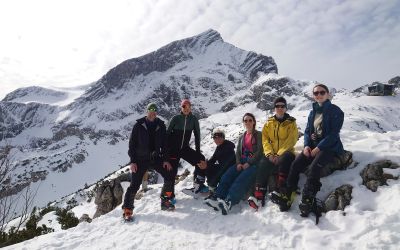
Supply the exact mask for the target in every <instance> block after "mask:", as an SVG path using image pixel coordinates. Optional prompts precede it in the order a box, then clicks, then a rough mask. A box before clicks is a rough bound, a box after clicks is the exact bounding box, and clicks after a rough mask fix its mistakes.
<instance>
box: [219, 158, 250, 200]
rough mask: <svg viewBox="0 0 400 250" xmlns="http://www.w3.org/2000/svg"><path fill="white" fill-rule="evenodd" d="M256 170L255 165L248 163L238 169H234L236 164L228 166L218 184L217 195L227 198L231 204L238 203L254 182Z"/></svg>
mask: <svg viewBox="0 0 400 250" xmlns="http://www.w3.org/2000/svg"><path fill="white" fill-rule="evenodd" d="M256 171H257V167H256V165H250V166H249V167H248V168H246V169H245V170H240V171H238V170H237V169H236V164H235V165H233V166H231V167H229V169H228V170H227V171H226V172H225V174H224V175H223V176H222V177H221V181H220V182H219V184H218V187H217V191H216V195H217V197H218V198H220V199H224V200H229V201H230V202H231V204H232V206H233V205H235V204H238V203H239V202H240V200H241V199H243V198H244V197H245V195H246V194H247V192H248V191H249V189H250V188H251V186H252V185H253V184H254V181H255V175H256Z"/></svg>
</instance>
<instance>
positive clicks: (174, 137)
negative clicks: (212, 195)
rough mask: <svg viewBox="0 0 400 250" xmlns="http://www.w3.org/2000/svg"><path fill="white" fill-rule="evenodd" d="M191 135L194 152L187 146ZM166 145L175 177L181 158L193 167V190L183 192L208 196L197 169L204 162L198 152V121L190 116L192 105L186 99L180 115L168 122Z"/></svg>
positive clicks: (182, 103) (202, 156) (201, 172)
mask: <svg viewBox="0 0 400 250" xmlns="http://www.w3.org/2000/svg"><path fill="white" fill-rule="evenodd" d="M192 133H193V134H194V142H195V148H196V150H194V149H192V148H191V147H190V145H189V142H190V139H191V137H192ZM167 144H168V146H167V150H168V158H169V162H170V163H171V165H172V171H173V172H174V173H175V175H176V174H177V172H178V165H179V161H180V159H181V158H182V159H184V160H185V161H187V162H188V163H190V164H191V165H193V166H194V167H195V171H194V185H193V188H189V189H185V190H183V192H184V193H186V194H190V195H192V196H196V195H200V194H208V187H207V186H206V185H204V182H205V178H206V177H205V171H204V169H201V168H200V167H199V164H200V163H201V162H202V161H205V157H204V155H203V154H202V153H201V151H200V126H199V120H198V119H197V118H196V116H194V115H193V114H192V104H191V102H190V101H189V100H188V99H183V100H182V102H181V112H180V114H178V115H175V116H174V117H172V118H171V120H170V122H169V125H168V128H167Z"/></svg>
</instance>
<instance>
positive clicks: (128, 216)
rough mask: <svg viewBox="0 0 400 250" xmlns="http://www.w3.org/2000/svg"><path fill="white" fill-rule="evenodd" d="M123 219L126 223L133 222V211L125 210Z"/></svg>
mask: <svg viewBox="0 0 400 250" xmlns="http://www.w3.org/2000/svg"><path fill="white" fill-rule="evenodd" d="M122 217H123V218H124V220H125V221H126V222H132V221H134V217H133V211H132V209H130V208H124V213H123V214H122Z"/></svg>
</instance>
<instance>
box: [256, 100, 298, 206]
mask: <svg viewBox="0 0 400 250" xmlns="http://www.w3.org/2000/svg"><path fill="white" fill-rule="evenodd" d="M274 107H275V114H274V115H273V116H272V117H270V118H269V119H268V121H267V122H266V123H265V125H264V128H263V130H262V143H263V149H264V155H263V157H262V159H261V160H260V162H259V164H258V166H257V174H256V187H255V191H254V196H250V197H249V199H248V202H249V205H250V206H251V207H252V208H254V209H255V210H258V209H259V208H260V207H263V206H264V205H265V195H266V191H267V186H268V179H269V177H270V176H271V175H273V174H276V173H277V174H278V175H277V181H276V189H277V190H270V191H278V190H280V189H281V187H282V186H283V185H284V183H285V181H286V178H287V176H288V174H289V170H290V165H291V164H292V162H293V160H294V158H295V154H294V145H295V144H296V142H297V140H298V136H299V135H298V129H297V124H296V119H295V118H293V117H291V116H290V115H289V114H288V113H286V111H287V103H286V99H285V98H283V97H278V98H276V99H275V100H274Z"/></svg>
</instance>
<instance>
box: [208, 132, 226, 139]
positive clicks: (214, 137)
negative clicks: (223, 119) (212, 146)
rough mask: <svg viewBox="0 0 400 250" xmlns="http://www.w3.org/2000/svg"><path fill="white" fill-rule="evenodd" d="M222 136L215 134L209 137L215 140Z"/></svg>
mask: <svg viewBox="0 0 400 250" xmlns="http://www.w3.org/2000/svg"><path fill="white" fill-rule="evenodd" d="M222 137H224V135H223V134H222V133H215V134H213V135H212V136H211V138H213V139H216V138H222Z"/></svg>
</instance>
